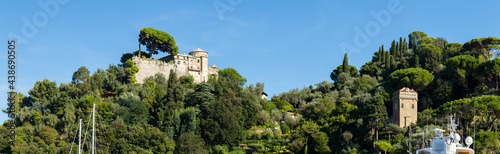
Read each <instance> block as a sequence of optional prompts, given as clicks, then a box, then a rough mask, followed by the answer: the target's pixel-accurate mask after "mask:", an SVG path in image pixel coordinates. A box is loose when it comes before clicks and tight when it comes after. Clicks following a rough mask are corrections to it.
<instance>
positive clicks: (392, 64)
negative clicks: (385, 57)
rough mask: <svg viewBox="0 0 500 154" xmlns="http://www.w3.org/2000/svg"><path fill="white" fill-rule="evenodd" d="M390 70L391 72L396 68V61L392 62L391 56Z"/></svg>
mask: <svg viewBox="0 0 500 154" xmlns="http://www.w3.org/2000/svg"><path fill="white" fill-rule="evenodd" d="M390 67H391V68H390V69H391V70H394V68H396V61H394V56H391V65H390Z"/></svg>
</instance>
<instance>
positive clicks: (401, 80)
mask: <svg viewBox="0 0 500 154" xmlns="http://www.w3.org/2000/svg"><path fill="white" fill-rule="evenodd" d="M388 80H389V83H390V84H391V85H392V87H393V88H401V87H410V88H413V89H417V90H422V89H424V88H425V87H426V86H427V85H428V84H429V83H431V82H432V80H434V75H432V74H431V73H429V71H427V70H425V69H421V68H408V69H400V70H397V71H394V72H392V73H391V75H389V79H388Z"/></svg>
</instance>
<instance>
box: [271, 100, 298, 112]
mask: <svg viewBox="0 0 500 154" xmlns="http://www.w3.org/2000/svg"><path fill="white" fill-rule="evenodd" d="M271 101H272V102H274V104H275V105H276V108H278V109H280V110H282V111H283V112H287V111H291V110H293V105H292V104H290V103H288V102H287V101H286V100H284V99H282V98H281V97H279V96H273V97H272V98H271Z"/></svg>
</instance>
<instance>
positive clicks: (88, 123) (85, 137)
mask: <svg viewBox="0 0 500 154" xmlns="http://www.w3.org/2000/svg"><path fill="white" fill-rule="evenodd" d="M91 117H92V116H91ZM89 125H90V117H89V121H88V122H87V129H85V136H84V137H83V145H82V147H84V146H85V141H86V140H87V132H88V131H89Z"/></svg>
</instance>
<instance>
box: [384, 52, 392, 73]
mask: <svg viewBox="0 0 500 154" xmlns="http://www.w3.org/2000/svg"><path fill="white" fill-rule="evenodd" d="M385 55H386V57H385V68H386V69H388V70H390V69H391V58H390V56H391V55H390V54H389V53H387V54H385Z"/></svg>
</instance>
